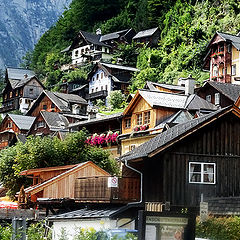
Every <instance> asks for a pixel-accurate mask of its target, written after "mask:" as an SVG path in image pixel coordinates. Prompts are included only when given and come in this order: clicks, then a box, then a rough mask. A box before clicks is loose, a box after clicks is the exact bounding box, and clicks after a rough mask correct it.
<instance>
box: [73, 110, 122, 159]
mask: <svg viewBox="0 0 240 240" xmlns="http://www.w3.org/2000/svg"><path fill="white" fill-rule="evenodd" d="M121 122H122V113H121V112H120V113H116V114H111V115H104V116H98V117H95V118H92V119H89V120H85V121H81V122H76V123H70V124H69V126H68V129H69V132H75V131H80V130H82V129H83V128H85V129H86V130H87V131H88V133H89V136H90V137H92V136H93V135H96V134H97V135H101V134H104V136H105V137H106V135H107V134H108V133H110V132H112V133H118V135H119V134H120V133H121ZM101 146H102V147H103V148H104V149H108V150H110V151H111V153H112V155H113V156H114V157H119V155H120V145H119V142H118V141H116V142H114V143H113V142H111V143H108V144H107V143H103V144H102V145H101Z"/></svg>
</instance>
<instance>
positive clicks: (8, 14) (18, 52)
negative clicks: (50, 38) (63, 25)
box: [0, 0, 71, 68]
mask: <svg viewBox="0 0 240 240" xmlns="http://www.w3.org/2000/svg"><path fill="white" fill-rule="evenodd" d="M70 2H71V0H1V2H0V68H4V65H11V66H17V65H18V64H19V62H20V60H21V58H22V56H24V55H25V54H26V52H27V51H28V50H32V49H33V47H34V44H36V42H37V41H38V39H39V38H40V37H41V35H42V34H43V33H44V32H45V31H46V30H48V29H49V28H50V27H51V26H52V24H54V23H55V22H56V21H57V19H58V17H59V16H60V15H61V14H62V12H63V11H64V8H65V7H67V6H69V4H70Z"/></svg>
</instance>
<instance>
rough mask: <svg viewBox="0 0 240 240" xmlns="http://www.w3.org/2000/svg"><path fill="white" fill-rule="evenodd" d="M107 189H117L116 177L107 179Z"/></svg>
mask: <svg viewBox="0 0 240 240" xmlns="http://www.w3.org/2000/svg"><path fill="white" fill-rule="evenodd" d="M108 187H109V188H110V187H118V178H117V177H109V178H108Z"/></svg>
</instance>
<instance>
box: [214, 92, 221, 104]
mask: <svg viewBox="0 0 240 240" xmlns="http://www.w3.org/2000/svg"><path fill="white" fill-rule="evenodd" d="M214 97H215V105H220V93H215V96H214Z"/></svg>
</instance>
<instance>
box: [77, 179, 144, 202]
mask: <svg viewBox="0 0 240 240" xmlns="http://www.w3.org/2000/svg"><path fill="white" fill-rule="evenodd" d="M108 184H109V177H86V178H78V179H76V181H75V197H74V198H75V200H76V201H80V202H107V203H113V202H115V203H128V202H135V201H139V199H140V179H138V178H131V177H122V178H118V184H117V185H118V186H117V187H109V185H108Z"/></svg>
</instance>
